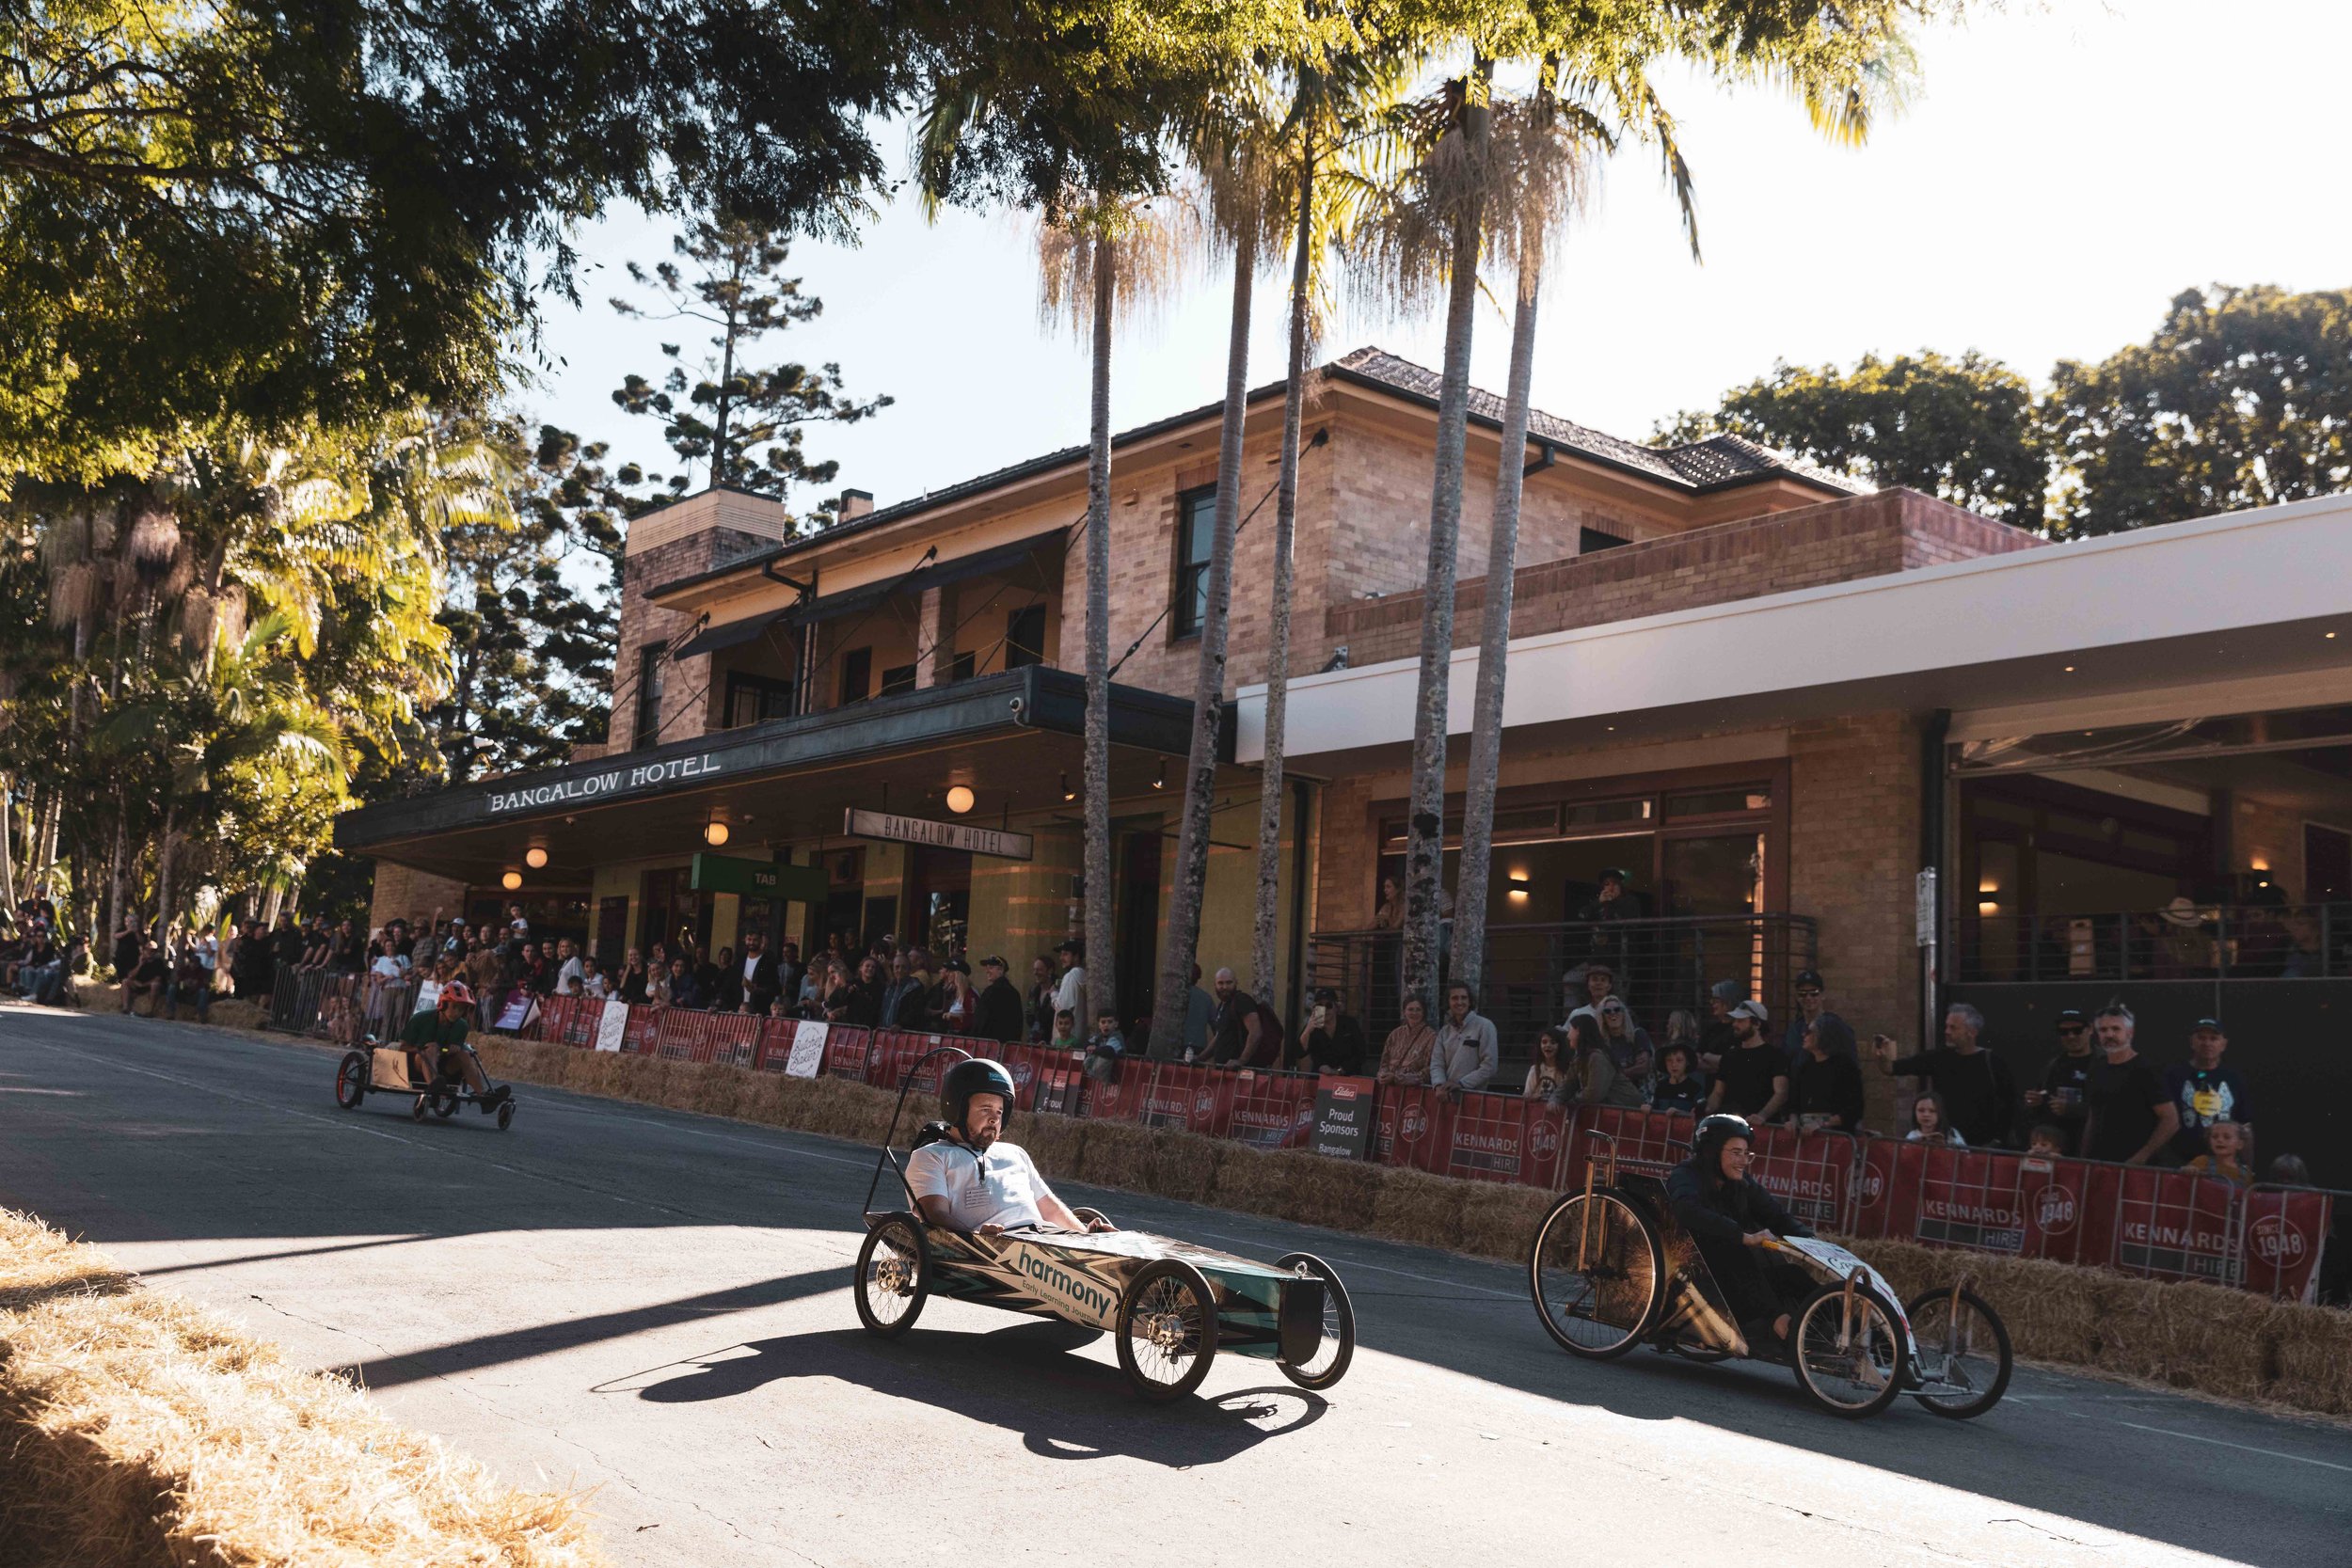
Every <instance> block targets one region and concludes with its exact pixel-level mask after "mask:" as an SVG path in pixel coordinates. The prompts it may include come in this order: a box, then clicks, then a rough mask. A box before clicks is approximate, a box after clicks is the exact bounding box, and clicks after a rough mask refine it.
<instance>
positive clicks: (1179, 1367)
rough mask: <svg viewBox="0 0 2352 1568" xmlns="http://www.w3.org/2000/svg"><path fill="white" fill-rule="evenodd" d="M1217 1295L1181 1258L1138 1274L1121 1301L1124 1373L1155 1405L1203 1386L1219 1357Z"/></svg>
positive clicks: (1155, 1263)
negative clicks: (1201, 1382)
mask: <svg viewBox="0 0 2352 1568" xmlns="http://www.w3.org/2000/svg"><path fill="white" fill-rule="evenodd" d="M1216 1330H1217V1323H1216V1292H1215V1291H1211V1290H1210V1289H1209V1281H1208V1278H1207V1276H1206V1275H1202V1274H1201V1272H1200V1270H1199V1269H1196V1268H1194V1267H1193V1266H1192V1265H1191V1264H1190V1263H1187V1262H1185V1261H1184V1259H1180V1258H1161V1259H1154V1260H1152V1262H1149V1263H1146V1264H1145V1265H1144V1266H1143V1267H1142V1268H1141V1269H1139V1270H1137V1271H1136V1276H1135V1278H1134V1279H1132V1280H1130V1281H1129V1282H1128V1285H1127V1293H1126V1295H1125V1296H1124V1297H1122V1298H1121V1299H1120V1303H1119V1370H1120V1371H1123V1372H1125V1373H1126V1374H1127V1381H1128V1383H1130V1384H1131V1385H1133V1386H1134V1387H1135V1390H1136V1393H1138V1394H1140V1395H1142V1396H1143V1397H1144V1398H1145V1399H1147V1400H1151V1401H1153V1402H1163V1401H1167V1400H1172V1399H1178V1398H1181V1397H1182V1396H1184V1395H1185V1394H1189V1393H1191V1392H1192V1391H1193V1390H1194V1389H1195V1388H1198V1387H1200V1380H1201V1379H1202V1378H1204V1377H1206V1376H1208V1375H1209V1363H1210V1362H1211V1361H1213V1360H1215V1359H1216Z"/></svg>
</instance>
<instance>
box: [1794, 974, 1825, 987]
mask: <svg viewBox="0 0 2352 1568" xmlns="http://www.w3.org/2000/svg"><path fill="white" fill-rule="evenodd" d="M1807 986H1811V987H1812V988H1813V989H1814V990H1820V989H1821V972H1820V970H1818V969H1801V970H1799V971H1797V989H1798V990H1804V989H1805V987H1807Z"/></svg>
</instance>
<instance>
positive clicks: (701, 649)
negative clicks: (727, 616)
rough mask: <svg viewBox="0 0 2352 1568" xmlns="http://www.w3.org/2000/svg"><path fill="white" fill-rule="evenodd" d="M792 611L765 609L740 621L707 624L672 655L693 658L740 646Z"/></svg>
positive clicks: (682, 643) (680, 645)
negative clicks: (719, 624)
mask: <svg viewBox="0 0 2352 1568" xmlns="http://www.w3.org/2000/svg"><path fill="white" fill-rule="evenodd" d="M791 613H792V611H791V610H790V609H789V608H787V609H784V610H764V611H762V612H761V613H759V614H757V615H747V616H745V617H744V618H743V619H742V620H740V621H729V622H727V623H726V624H725V625H724V626H705V627H704V628H703V629H702V630H700V631H698V632H696V633H695V634H694V635H693V636H691V637H690V638H688V639H687V640H686V641H683V642H681V643H679V644H678V645H677V647H676V648H675V650H674V651H673V652H672V653H671V655H670V657H672V658H674V659H678V658H692V657H694V656H695V655H697V654H715V653H717V652H718V651H719V650H720V649H722V648H739V647H741V646H742V645H743V644H744V643H746V642H749V641H752V639H754V638H755V637H757V636H758V635H759V634H760V633H762V632H764V631H766V630H767V629H768V628H769V627H770V626H774V625H775V624H776V623H777V622H779V621H781V620H783V619H785V617H787V616H788V615H790V614H791Z"/></svg>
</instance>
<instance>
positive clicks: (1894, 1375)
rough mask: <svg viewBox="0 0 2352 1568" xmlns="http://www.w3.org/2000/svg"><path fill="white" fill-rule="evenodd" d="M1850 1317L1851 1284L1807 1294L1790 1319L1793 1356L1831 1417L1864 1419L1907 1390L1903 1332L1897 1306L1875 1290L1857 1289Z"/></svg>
mask: <svg viewBox="0 0 2352 1568" xmlns="http://www.w3.org/2000/svg"><path fill="white" fill-rule="evenodd" d="M1853 1300H1854V1306H1853V1321H1852V1323H1851V1324H1849V1323H1847V1321H1846V1307H1845V1301H1846V1287H1844V1286H1843V1285H1824V1286H1822V1287H1821V1288H1820V1290H1818V1291H1814V1292H1813V1293H1812V1294H1811V1295H1809V1296H1807V1297H1805V1299H1804V1306H1802V1307H1798V1308H1797V1310H1796V1311H1795V1312H1794V1313H1793V1314H1791V1316H1790V1318H1789V1323H1788V1360H1789V1364H1790V1365H1791V1366H1792V1367H1793V1368H1794V1369H1795V1370H1796V1374H1797V1386H1798V1387H1800V1388H1802V1389H1804V1396H1805V1398H1807V1399H1809V1400H1811V1401H1812V1402H1814V1403H1815V1404H1816V1405H1817V1406H1819V1407H1820V1409H1822V1410H1825V1411H1827V1412H1828V1413H1829V1414H1830V1415H1832V1416H1842V1417H1844V1418H1846V1419H1848V1420H1850V1421H1852V1420H1860V1419H1861V1418H1863V1417H1865V1416H1875V1415H1877V1414H1878V1413H1879V1412H1880V1411H1882V1410H1884V1409H1885V1408H1886V1407H1887V1406H1888V1405H1890V1404H1892V1403H1894V1402H1895V1396H1896V1395H1898V1394H1899V1393H1901V1392H1902V1391H1903V1370H1904V1369H1903V1353H1904V1344H1903V1334H1902V1330H1900V1329H1899V1328H1897V1327H1896V1326H1895V1309H1894V1308H1893V1307H1890V1306H1888V1305H1887V1303H1886V1302H1885V1301H1884V1300H1883V1299H1881V1297H1880V1296H1879V1293H1878V1292H1877V1291H1871V1290H1867V1289H1860V1288H1857V1289H1856V1290H1855V1291H1854V1293H1853Z"/></svg>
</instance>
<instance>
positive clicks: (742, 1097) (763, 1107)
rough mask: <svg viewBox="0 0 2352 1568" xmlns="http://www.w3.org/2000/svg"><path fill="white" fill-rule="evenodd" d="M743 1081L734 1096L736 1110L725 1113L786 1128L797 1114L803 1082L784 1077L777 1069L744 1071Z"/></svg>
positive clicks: (739, 1118) (762, 1124)
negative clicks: (744, 1077)
mask: <svg viewBox="0 0 2352 1568" xmlns="http://www.w3.org/2000/svg"><path fill="white" fill-rule="evenodd" d="M745 1076H746V1082H745V1083H744V1084H743V1085H742V1087H741V1088H740V1089H739V1090H738V1091H737V1093H736V1096H735V1109H734V1110H732V1111H730V1112H728V1113H727V1114H728V1115H729V1116H731V1117H735V1118H736V1119H737V1120H738V1121H753V1122H757V1123H759V1124H760V1125H761V1126H763V1127H789V1126H791V1125H792V1120H791V1118H792V1117H794V1116H795V1115H796V1114H797V1112H798V1110H799V1105H800V1100H801V1098H802V1097H801V1093H800V1091H801V1090H802V1089H803V1088H804V1087H805V1086H806V1085H805V1083H804V1081H803V1080H802V1079H798V1078H787V1077H786V1076H784V1074H782V1073H780V1072H754V1073H749V1074H746V1075H745Z"/></svg>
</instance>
